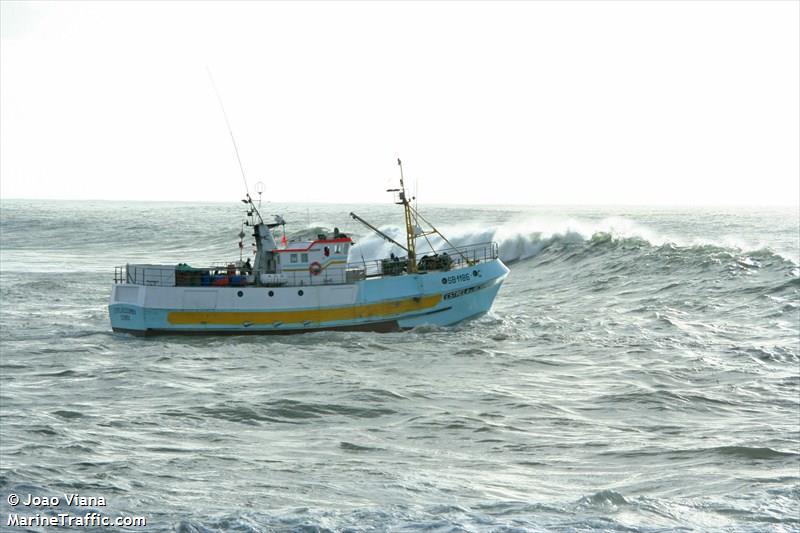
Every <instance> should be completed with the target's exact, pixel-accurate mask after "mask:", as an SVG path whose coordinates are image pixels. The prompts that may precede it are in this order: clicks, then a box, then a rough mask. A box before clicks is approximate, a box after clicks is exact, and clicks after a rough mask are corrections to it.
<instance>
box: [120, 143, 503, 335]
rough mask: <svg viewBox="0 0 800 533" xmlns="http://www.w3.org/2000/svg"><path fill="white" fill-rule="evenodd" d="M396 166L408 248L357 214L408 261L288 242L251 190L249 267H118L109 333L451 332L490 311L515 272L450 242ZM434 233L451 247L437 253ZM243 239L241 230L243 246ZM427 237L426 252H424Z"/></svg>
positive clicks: (333, 239) (339, 240)
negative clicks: (435, 328) (425, 328)
mask: <svg viewBox="0 0 800 533" xmlns="http://www.w3.org/2000/svg"><path fill="white" fill-rule="evenodd" d="M397 162H398V165H399V166H400V188H399V189H390V190H389V192H392V193H394V194H395V195H396V198H395V202H396V203H397V204H398V205H400V206H402V208H403V214H404V218H405V233H406V241H405V243H404V244H401V243H399V242H397V241H396V240H394V239H392V238H391V237H390V236H389V235H387V234H386V233H384V232H382V231H380V230H379V229H378V228H376V227H375V226H374V225H372V224H370V223H369V222H367V221H366V220H364V219H363V218H361V217H359V216H358V215H356V214H355V213H350V215H351V216H352V217H353V219H355V220H357V221H359V222H361V223H363V224H365V225H366V226H367V227H368V228H369V229H370V230H372V231H374V232H376V233H377V234H378V235H379V236H380V237H381V238H383V239H386V240H388V241H390V242H392V243H393V244H394V245H395V247H396V248H398V249H400V250H402V251H403V255H401V256H399V255H395V254H394V253H392V254H390V256H389V257H386V258H381V259H377V260H372V261H366V260H361V261H350V259H349V255H350V254H349V252H350V250H351V248H352V246H353V245H354V242H353V240H352V238H351V237H350V236H349V235H346V234H344V233H342V232H340V231H339V230H338V228H337V229H334V230H333V232H332V233H330V234H328V233H320V234H317V235H316V237H315V238H312V239H306V240H299V241H287V240H286V232H285V224H286V223H285V221H284V219H283V218H282V217H281V216H279V215H274V219H273V220H271V221H265V220H264V219H263V218H262V216H261V213H260V212H259V209H258V206H257V205H256V203H255V202H254V201H253V200H252V198H251V197H250V195H249V193H248V194H247V196H246V198H245V199H244V200H242V201H243V202H244V203H245V204H246V206H247V208H246V209H247V210H246V219H245V221H244V225H245V226H246V227H248V228H251V229H252V234H251V235H252V237H253V238H254V240H255V246H254V252H253V257H252V262H251V258H250V257H249V256H248V258H247V260H245V261H242V259H241V257H242V256H241V255H240V259H239V260H237V261H232V262H229V263H225V264H222V265H211V266H207V267H200V268H198V267H192V266H189V265H187V264H183V263H182V264H179V265H158V264H126V265H124V266H119V267H116V269H115V275H114V286H113V289H112V291H111V301H110V303H109V314H110V317H111V327H112V329H113V330H114V331H116V332H124V333H131V334H134V335H153V334H250V333H260V334H288V333H303V332H311V331H320V330H352V331H379V332H386V331H398V330H404V329H410V328H414V327H416V326H420V325H423V324H431V325H439V326H450V325H453V324H457V323H459V322H461V321H464V320H467V319H470V318H473V317H476V316H479V315H482V314H484V313H486V312H487V311H489V309H490V308H491V306H492V302H493V301H494V298H495V296H496V295H497V292H498V290H499V289H500V286H501V284H502V283H503V280H504V279H505V277H506V275H507V274H508V272H509V270H508V268H507V267H506V266H505V265H504V264H503V262H502V261H501V260H500V259H499V258H498V250H497V244H496V243H492V242H486V243H477V244H469V245H466V246H453V245H452V244H451V243H450V241H448V240H447V238H446V237H445V236H444V235H442V234H441V233H440V232H439V231H438V230H436V228H434V227H433V225H431V224H430V223H429V222H428V221H427V220H426V219H425V218H424V217H423V216H422V214H421V213H419V211H418V210H417V208H416V207H414V206H413V205H412V201H411V200H412V198H409V196H408V195H407V194H406V189H405V185H404V181H403V173H402V163H401V161H400V160H399V159H398V161H397ZM259 203H260V202H259ZM423 227H425V228H427V229H423ZM278 228H280V230H282V232H283V239H279V238H278V231H279V229H278ZM432 235H435V236H438V237H440V239H433V240H438V241H441V242H443V243H444V246H442V247H439V248H434V246H433V244H432V240H431V238H430V237H431V236H432ZM244 236H245V233H244V232H242V233H240V248H242V247H243V244H242V241H241V238H243V237H244ZM420 238H424V239H425V246H423V247H421V249H420V250H421V251H420V252H418V248H417V240H418V239H420ZM420 255H421V257H420Z"/></svg>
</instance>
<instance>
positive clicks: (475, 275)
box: [472, 270, 478, 278]
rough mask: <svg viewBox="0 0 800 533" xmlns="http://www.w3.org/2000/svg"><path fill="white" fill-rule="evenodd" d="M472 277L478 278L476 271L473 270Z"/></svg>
mask: <svg viewBox="0 0 800 533" xmlns="http://www.w3.org/2000/svg"><path fill="white" fill-rule="evenodd" d="M472 277H473V278H477V277H478V271H477V270H473V271H472Z"/></svg>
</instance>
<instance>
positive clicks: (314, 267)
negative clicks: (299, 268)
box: [308, 261, 322, 276]
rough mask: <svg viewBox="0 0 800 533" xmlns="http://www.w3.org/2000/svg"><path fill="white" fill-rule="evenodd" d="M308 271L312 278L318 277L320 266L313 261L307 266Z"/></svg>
mask: <svg viewBox="0 0 800 533" xmlns="http://www.w3.org/2000/svg"><path fill="white" fill-rule="evenodd" d="M308 271H309V272H311V275H312V276H319V273H320V272H322V265H320V264H319V263H318V262H316V261H314V262H313V263H311V264H310V265H309V266H308Z"/></svg>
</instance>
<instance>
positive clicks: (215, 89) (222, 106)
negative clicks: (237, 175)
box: [206, 65, 250, 198]
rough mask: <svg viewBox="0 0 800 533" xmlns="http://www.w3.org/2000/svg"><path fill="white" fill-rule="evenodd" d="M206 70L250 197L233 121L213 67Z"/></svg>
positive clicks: (245, 188)
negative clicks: (216, 80) (213, 72)
mask: <svg viewBox="0 0 800 533" xmlns="http://www.w3.org/2000/svg"><path fill="white" fill-rule="evenodd" d="M206 72H208V79H209V80H211V86H212V87H213V88H214V93H215V94H216V95H217V101H218V102H219V107H220V109H222V116H224V117H225V124H226V125H227V126H228V133H230V134H231V141H233V151H234V152H236V160H237V161H238V162H239V170H241V171H242V180H243V181H244V190H245V192H246V193H247V197H248V198H249V197H250V189H249V188H248V187H247V178H246V177H245V175H244V167H243V166H242V158H241V157H239V148H238V147H237V146H236V139H235V138H234V137H233V130H232V129H231V123H230V121H228V114H227V113H226V112H225V106H224V105H222V97H221V96H220V95H219V90H218V89H217V84H216V83H214V76H212V75H211V69H210V68H208V65H206Z"/></svg>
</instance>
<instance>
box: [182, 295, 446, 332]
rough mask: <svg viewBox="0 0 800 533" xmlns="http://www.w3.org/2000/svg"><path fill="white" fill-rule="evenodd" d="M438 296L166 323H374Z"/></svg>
mask: <svg viewBox="0 0 800 533" xmlns="http://www.w3.org/2000/svg"><path fill="white" fill-rule="evenodd" d="M441 299H442V295H441V294H433V295H431V296H422V297H419V298H406V299H404V300H393V301H389V302H379V303H374V304H364V305H350V306H345V307H331V308H328V309H325V308H323V309H304V310H300V311H173V312H171V313H169V314H167V320H168V321H169V323H170V324H175V325H199V324H207V325H215V326H216V325H241V324H243V323H245V322H249V323H251V324H273V323H275V322H281V323H283V324H299V323H303V322H337V321H340V320H357V319H375V318H385V317H390V316H393V315H401V314H404V313H410V312H414V311H422V310H424V309H429V308H431V307H434V306H436V304H438V303H439V302H440V301H441Z"/></svg>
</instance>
